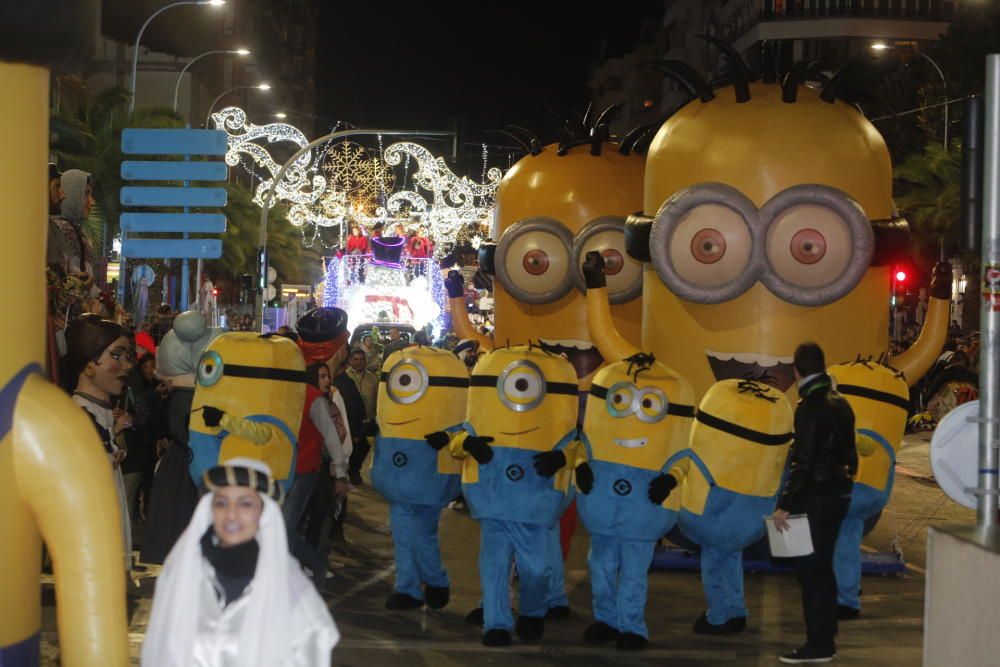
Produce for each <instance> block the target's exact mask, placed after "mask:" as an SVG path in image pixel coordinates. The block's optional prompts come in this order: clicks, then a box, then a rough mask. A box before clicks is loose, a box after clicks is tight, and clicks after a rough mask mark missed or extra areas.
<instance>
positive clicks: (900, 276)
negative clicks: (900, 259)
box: [896, 269, 906, 283]
mask: <svg viewBox="0 0 1000 667" xmlns="http://www.w3.org/2000/svg"><path fill="white" fill-rule="evenodd" d="M896 282H897V283H905V282H906V270H905V269H897V270H896Z"/></svg>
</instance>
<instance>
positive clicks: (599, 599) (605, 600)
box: [587, 535, 621, 630]
mask: <svg viewBox="0 0 1000 667" xmlns="http://www.w3.org/2000/svg"><path fill="white" fill-rule="evenodd" d="M587 565H588V566H589V567H590V590H591V596H592V597H593V605H594V619H595V620H597V621H600V622H601V623H604V624H606V625H610V626H611V627H612V628H615V629H616V630H617V629H620V628H618V590H617V589H618V585H617V582H618V569H619V567H620V566H621V561H620V559H619V550H618V540H617V539H616V538H613V537H606V536H604V535H591V536H590V552H589V553H588V554H587Z"/></svg>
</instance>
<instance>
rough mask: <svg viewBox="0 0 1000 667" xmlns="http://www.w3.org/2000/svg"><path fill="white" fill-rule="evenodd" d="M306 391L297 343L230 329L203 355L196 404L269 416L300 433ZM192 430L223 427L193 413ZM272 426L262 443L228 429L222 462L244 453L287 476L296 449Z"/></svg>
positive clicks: (250, 416)
mask: <svg viewBox="0 0 1000 667" xmlns="http://www.w3.org/2000/svg"><path fill="white" fill-rule="evenodd" d="M305 396H306V384H305V362H303V360H302V354H301V353H300V352H299V348H298V346H297V345H296V344H295V343H293V342H292V341H290V340H288V339H286V338H280V337H267V338H265V337H262V336H259V335H257V334H252V333H226V334H222V335H221V336H219V337H218V338H216V339H215V340H214V341H212V343H211V344H210V345H209V346H208V347H207V348H206V349H205V352H204V353H203V354H202V355H201V361H200V362H199V363H198V371H197V376H196V384H195V391H194V400H193V401H192V405H191V408H192V412H196V411H198V410H199V409H201V408H203V407H204V406H206V405H209V406H212V407H214V408H218V409H220V410H222V411H223V412H225V413H226V414H228V415H232V416H234V417H240V418H247V419H253V418H259V417H268V418H271V419H274V420H277V421H278V422H281V423H282V424H284V425H285V426H287V428H288V430H289V432H291V433H292V434H293V436H295V437H297V436H298V432H299V426H300V423H301V421H302V406H303V404H304V402H305ZM191 430H192V431H195V432H202V433H209V434H215V433H216V432H218V429H217V428H209V427H206V426H205V425H204V423H203V422H202V420H201V419H198V418H194V417H192V419H191ZM272 430H273V437H272V438H271V440H270V441H269V442H268V443H267V444H265V445H263V446H261V445H257V444H254V443H253V442H250V441H249V440H246V439H244V438H241V437H240V436H238V435H236V434H229V435H228V436H227V437H226V438H225V439H224V440H223V441H222V449H221V450H220V452H219V461H220V463H221V462H222V461H226V460H228V459H231V458H236V457H241V456H242V457H248V458H252V459H258V460H261V461H264V462H265V463H267V464H268V466H270V468H271V470H272V472H273V473H274V476H275V479H278V480H284V479H287V478H288V477H289V476H290V475H291V473H292V472H293V470H292V466H293V465H294V461H295V449H294V446H293V444H292V442H291V441H289V439H288V437H287V436H286V434H285V432H284V431H283V430H282V429H280V428H274V429H272Z"/></svg>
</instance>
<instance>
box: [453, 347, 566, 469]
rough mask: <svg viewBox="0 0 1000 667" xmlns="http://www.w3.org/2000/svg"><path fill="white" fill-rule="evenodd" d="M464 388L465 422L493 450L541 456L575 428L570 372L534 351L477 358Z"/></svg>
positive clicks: (507, 350) (563, 361) (519, 350)
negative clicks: (490, 442) (500, 448)
mask: <svg viewBox="0 0 1000 667" xmlns="http://www.w3.org/2000/svg"><path fill="white" fill-rule="evenodd" d="M469 382H470V388H469V401H468V405H467V410H466V421H467V422H468V423H469V424H470V425H471V426H472V428H473V429H474V430H475V432H476V434H478V435H481V436H493V438H494V439H495V443H494V444H495V445H499V446H503V447H512V448H518V449H530V450H536V451H540V452H544V451H548V450H550V449H552V448H553V447H554V446H555V445H556V444H557V443H558V442H559V441H560V440H561V439H562V438H563V437H564V436H566V434H568V433H570V432H571V431H572V430H573V429H574V428H575V426H576V413H577V404H578V394H577V392H578V386H577V384H576V372H575V370H574V369H573V366H572V365H571V364H570V363H569V362H568V361H566V359H564V358H563V357H561V356H559V355H556V354H552V353H551V352H546V351H545V350H543V349H541V348H540V347H538V346H536V345H530V346H529V345H516V346H511V347H502V348H497V349H496V350H493V351H492V352H489V353H487V354H485V355H483V356H482V357H480V359H479V362H478V363H476V367H475V368H474V369H473V370H472V376H471V377H470V378H469Z"/></svg>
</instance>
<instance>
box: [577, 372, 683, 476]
mask: <svg viewBox="0 0 1000 667" xmlns="http://www.w3.org/2000/svg"><path fill="white" fill-rule="evenodd" d="M642 357H643V358H637V357H633V358H631V359H628V360H625V361H617V362H615V363H613V364H609V365H607V366H605V367H603V368H602V369H601V370H599V371H597V374H596V375H595V376H594V382H593V384H591V385H590V394H589V395H588V396H587V412H586V417H584V421H583V433H584V436H585V437H586V439H587V442H589V444H590V454H591V456H592V458H593V459H595V460H599V461H609V462H611V463H619V464H622V465H628V466H633V467H636V468H643V469H646V470H654V471H655V470H660V469H661V468H662V467H663V464H664V463H666V461H667V459H669V458H670V457H671V456H672V455H673V454H675V453H676V452H679V451H680V450H682V449H684V448H685V447H687V446H688V436H689V432H690V428H691V419H692V417H694V390H693V389H692V388H691V384H690V383H689V382H688V381H687V380H685V379H684V378H683V377H681V376H680V375H678V374H677V373H675V372H674V371H672V370H670V369H669V368H667V367H666V366H664V365H663V364H661V363H659V362H657V361H655V360H653V359H652V357H649V356H646V355H642Z"/></svg>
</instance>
